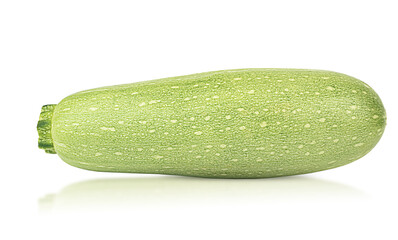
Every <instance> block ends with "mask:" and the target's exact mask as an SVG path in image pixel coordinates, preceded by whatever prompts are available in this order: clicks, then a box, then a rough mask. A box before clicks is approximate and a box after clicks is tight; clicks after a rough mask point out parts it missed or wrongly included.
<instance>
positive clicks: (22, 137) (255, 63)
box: [0, 0, 398, 240]
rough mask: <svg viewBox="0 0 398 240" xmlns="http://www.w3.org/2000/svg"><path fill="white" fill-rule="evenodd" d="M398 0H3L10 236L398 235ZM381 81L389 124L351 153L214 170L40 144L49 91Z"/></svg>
mask: <svg viewBox="0 0 398 240" xmlns="http://www.w3.org/2000/svg"><path fill="white" fill-rule="evenodd" d="M395 4H396V1H392V0H391V1H388V0H378V1H367V0H361V1H355V0H341V1H340V0H333V1H331V0H324V1H319V0H318V1H315V0H301V1H294V0H290V1H289V0H285V1H283V0H280V1H250V0H246V1H233V0H230V1H216V0H212V1H207V0H202V1H188V0H185V1H174V0H167V1H150V0H148V1H132V0H131V1H119V0H113V1H102V0H96V1H89V0H69V1H58V0H48V1H44V0H35V1H31V0H29V1H20V0H3V1H0V80H1V88H0V89H1V95H0V97H1V101H0V104H1V113H0V114H1V119H0V121H1V125H0V126H1V135H0V141H1V145H0V146H1V152H2V155H1V174H0V178H1V179H0V184H1V192H0V194H1V198H0V201H1V204H0V210H1V212H0V221H1V223H0V226H1V230H0V238H1V239H41V240H45V239H383V240H384V239H398V233H397V230H396V227H397V222H398V221H397V216H398V207H397V203H398V196H397V184H398V174H397V171H398V170H397V168H398V161H397V154H396V149H397V137H396V136H397V134H398V129H397V125H396V123H397V117H398V116H397V115H398V111H397V107H396V104H397V102H398V101H397V100H398V96H397V95H398V94H397V87H398V84H397V76H398V75H397V65H398V60H397V56H398V31H397V24H398V14H397V6H396V5H395ZM249 67H250V68H252V67H260V68H311V69H324V70H332V71H337V72H341V73H345V74H348V75H351V76H354V77H356V78H359V79H361V80H363V81H364V82H366V83H368V84H369V85H370V86H372V87H373V88H374V89H375V90H376V92H377V93H378V94H379V95H380V97H381V99H382V100H383V102H384V105H385V107H386V110H387V116H388V126H387V128H386V131H385V134H384V136H383V137H382V139H381V141H380V142H379V144H378V145H377V146H376V148H375V149H373V151H372V152H370V153H369V154H368V155H367V156H365V157H364V158H362V159H360V160H358V161H356V162H354V163H352V164H349V165H347V166H344V167H341V168H337V169H333V170H328V171H324V172H319V173H314V174H308V175H305V176H296V177H285V178H275V179H257V180H211V179H200V178H187V177H167V176H155V175H139V174H117V173H98V172H90V171H85V170H80V169H78V168H74V167H71V166H69V165H67V164H65V163H63V162H62V160H61V159H60V158H58V157H57V156H56V155H50V154H45V153H44V152H43V151H42V150H39V149H38V148H37V133H36V122H37V120H38V117H39V113H40V108H41V106H42V105H44V104H49V103H58V102H59V101H60V100H61V99H62V98H64V97H65V96H67V95H69V94H71V93H74V92H76V91H80V90H84V89H89V88H94V87H101V86H106V85H115V84H122V83H131V82H135V81H142V80H150V79H156V78H162V77H171V76H178V75H185V74H191V73H197V72H205V71H212V70H222V69H233V68H249Z"/></svg>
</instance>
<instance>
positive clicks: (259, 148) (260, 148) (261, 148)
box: [256, 147, 265, 150]
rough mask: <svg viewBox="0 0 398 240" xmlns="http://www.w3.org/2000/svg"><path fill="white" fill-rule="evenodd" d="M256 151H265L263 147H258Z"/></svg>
mask: <svg viewBox="0 0 398 240" xmlns="http://www.w3.org/2000/svg"><path fill="white" fill-rule="evenodd" d="M256 150H265V147H258V148H256Z"/></svg>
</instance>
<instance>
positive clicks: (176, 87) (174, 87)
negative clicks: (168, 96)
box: [171, 86, 179, 88]
mask: <svg viewBox="0 0 398 240" xmlns="http://www.w3.org/2000/svg"><path fill="white" fill-rule="evenodd" d="M171 88H179V86H172V87H171Z"/></svg>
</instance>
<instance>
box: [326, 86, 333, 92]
mask: <svg viewBox="0 0 398 240" xmlns="http://www.w3.org/2000/svg"><path fill="white" fill-rule="evenodd" d="M326 89H327V90H330V91H333V90H335V88H334V87H332V86H328V87H327V88H326Z"/></svg>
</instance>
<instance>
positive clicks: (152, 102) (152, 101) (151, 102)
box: [149, 100, 160, 104]
mask: <svg viewBox="0 0 398 240" xmlns="http://www.w3.org/2000/svg"><path fill="white" fill-rule="evenodd" d="M158 102H160V100H151V101H149V104H154V103H158Z"/></svg>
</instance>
